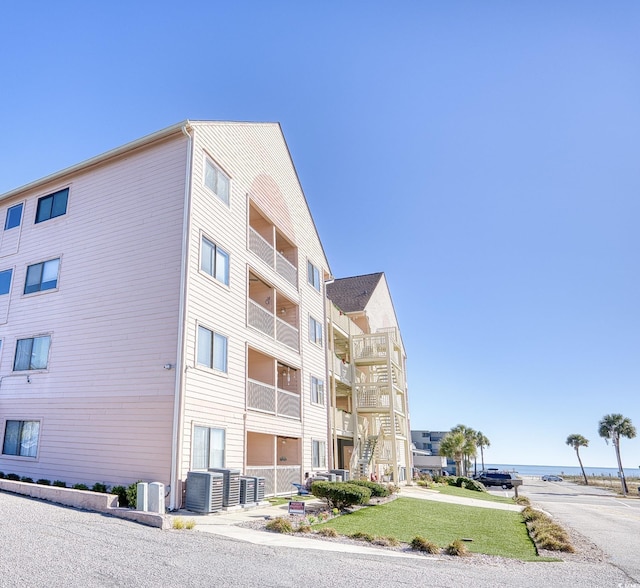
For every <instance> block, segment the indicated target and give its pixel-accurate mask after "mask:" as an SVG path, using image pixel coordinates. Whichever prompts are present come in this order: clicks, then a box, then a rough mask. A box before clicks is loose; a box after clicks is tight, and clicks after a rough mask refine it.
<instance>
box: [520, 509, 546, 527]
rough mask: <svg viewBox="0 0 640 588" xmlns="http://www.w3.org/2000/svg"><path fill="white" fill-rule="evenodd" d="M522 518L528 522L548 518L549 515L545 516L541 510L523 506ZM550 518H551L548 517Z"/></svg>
mask: <svg viewBox="0 0 640 588" xmlns="http://www.w3.org/2000/svg"><path fill="white" fill-rule="evenodd" d="M521 514H522V518H523V519H524V522H525V523H528V522H530V521H538V520H540V519H544V518H546V519H549V517H547V515H545V514H544V513H543V512H542V511H539V510H535V509H534V508H531V507H530V506H527V507H525V508H523V509H522V513H521ZM549 520H551V519H549Z"/></svg>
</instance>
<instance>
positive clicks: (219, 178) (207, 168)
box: [204, 159, 229, 206]
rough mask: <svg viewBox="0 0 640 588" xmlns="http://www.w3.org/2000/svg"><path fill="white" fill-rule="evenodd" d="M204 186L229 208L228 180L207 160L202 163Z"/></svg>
mask: <svg viewBox="0 0 640 588" xmlns="http://www.w3.org/2000/svg"><path fill="white" fill-rule="evenodd" d="M204 185H205V186H206V187H207V188H209V190H211V191H212V192H213V193H214V194H215V195H216V196H217V197H218V198H220V200H222V202H224V203H225V204H226V205H227V206H229V178H228V177H227V176H226V175H225V174H223V173H222V172H221V171H220V170H219V169H218V168H217V167H216V166H215V165H213V163H211V161H209V160H208V159H206V160H205V162H204Z"/></svg>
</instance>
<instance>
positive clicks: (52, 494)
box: [0, 479, 170, 529]
mask: <svg viewBox="0 0 640 588" xmlns="http://www.w3.org/2000/svg"><path fill="white" fill-rule="evenodd" d="M0 491H4V492H11V493H13V494H22V495H23V496H31V497H32V498H39V499H40V500H47V501H49V502H54V503H56V504H63V505H65V506H71V507H73V508H81V509H84V510H94V511H97V512H102V513H105V514H109V515H112V516H114V517H118V518H121V519H128V520H130V521H135V522H137V523H142V524H143V525H149V526H150V527H158V528H160V529H169V528H170V522H169V518H168V517H166V516H164V515H161V514H155V513H151V512H142V511H139V510H132V509H130V508H119V507H118V497H117V496H116V495H115V494H103V493H100V492H91V491H90V490H75V489H73V488H59V487H58V486H42V485H40V484H29V483H27V482H15V481H13V480H3V479H0Z"/></svg>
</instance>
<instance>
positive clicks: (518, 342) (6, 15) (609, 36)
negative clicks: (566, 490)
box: [0, 0, 640, 467]
mask: <svg viewBox="0 0 640 588" xmlns="http://www.w3.org/2000/svg"><path fill="white" fill-rule="evenodd" d="M639 31H640V4H639V3H638V2H635V1H618V2H614V3H609V2H590V1H588V0H580V1H573V2H572V1H565V2H555V1H547V2H545V1H533V0H531V1H528V2H527V1H522V2H512V1H487V2H477V1H469V2H461V1H460V2H459V1H455V0H452V1H447V2H436V1H414V2H408V1H404V0H398V1H396V2H378V1H375V0H369V1H367V2H364V1H362V2H348V3H347V2H336V1H322V2H320V1H309V2H300V1H294V0H291V1H290V2H278V1H275V2H270V1H268V0H266V1H265V0H263V1H253V2H252V1H242V0H238V1H236V2H216V1H211V0H207V1H190V0H186V1H183V2H172V3H167V2H163V1H161V0H159V1H154V2H148V1H140V2H135V1H134V2H121V1H118V0H115V1H112V2H108V3H102V4H100V5H97V4H95V3H87V2H67V1H65V0H61V1H60V2H56V3H44V2H42V3H32V2H22V3H17V2H11V3H9V4H7V5H6V6H4V7H3V14H2V19H1V20H0V84H1V86H0V88H1V91H0V128H1V129H2V132H1V133H0V152H1V154H2V165H1V167H0V169H1V170H2V173H1V174H0V193H2V192H5V191H7V190H10V189H12V188H15V187H18V186H20V185H22V184H25V183H27V182H29V181H31V180H34V179H37V178H39V177H42V176H44V175H46V174H48V173H51V172H53V171H56V170H58V169H60V168H63V167H66V166H68V165H71V164H74V163H77V162H79V161H82V160H84V159H87V158H89V157H91V156H94V155H97V154H99V153H102V152H104V151H106V150H108V149H111V148H113V147H116V146H118V145H121V144H123V143H126V142H128V141H130V140H133V139H136V138H138V137H140V136H142V135H145V134H147V133H150V132H153V131H155V130H158V129H161V128H163V127H165V126H168V125H170V124H172V123H175V122H178V121H181V120H183V119H185V118H192V119H214V120H249V121H279V122H281V124H282V127H283V130H284V132H285V135H286V138H287V140H288V143H289V146H290V148H291V151H292V155H293V158H294V161H295V164H296V166H297V169H298V173H299V175H300V178H301V181H302V184H303V188H304V190H305V193H306V195H307V199H308V201H309V205H310V208H311V211H312V213H313V215H314V217H315V220H316V224H317V227H318V230H319V232H320V236H321V239H322V241H323V243H324V246H325V250H326V252H327V255H328V257H329V261H330V263H331V267H332V270H333V273H334V274H335V275H336V276H338V277H344V276H350V275H357V274H366V273H371V272H377V271H384V272H385V273H386V275H387V278H388V281H389V285H390V287H391V290H392V294H393V297H394V301H395V305H396V311H397V314H398V319H399V322H400V326H401V329H402V332H403V335H404V340H405V344H406V348H407V353H408V358H409V359H408V362H409V363H408V372H409V382H410V402H411V417H412V426H413V428H414V429H431V430H447V429H449V428H451V427H452V426H454V425H456V424H458V423H463V424H466V425H468V426H471V427H473V428H475V429H480V430H482V431H483V432H484V433H485V434H486V435H487V436H488V437H489V439H490V440H491V448H490V449H489V451H488V452H487V456H486V458H487V460H488V461H490V462H494V463H529V464H548V465H574V464H575V463H576V460H575V453H574V452H573V451H572V450H571V449H570V448H569V447H567V446H566V445H565V439H566V436H567V435H568V434H570V433H580V434H582V435H584V436H586V437H587V438H589V439H590V440H591V443H590V447H589V448H588V449H585V450H583V452H582V454H583V458H584V462H585V465H589V466H594V467H597V466H599V467H613V466H615V456H614V451H613V448H612V447H610V446H607V445H606V444H605V442H604V441H603V440H602V439H600V438H599V437H598V434H597V424H598V421H599V419H600V418H601V417H602V416H603V415H604V414H606V413H610V412H621V413H623V414H624V415H625V416H628V417H630V418H631V419H632V420H633V421H634V423H635V424H636V425H637V426H639V427H640V400H639V398H640V272H639V264H638V255H639V253H640V230H639V229H638V223H639V217H640V198H639V193H640V166H639V165H638V161H639V149H638V147H639V142H640V34H639ZM116 212H117V211H116ZM622 456H623V461H624V465H625V466H627V467H638V466H639V465H640V440H638V439H634V440H631V441H626V440H624V441H623V444H622Z"/></svg>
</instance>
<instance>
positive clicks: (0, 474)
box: [0, 472, 4, 480]
mask: <svg viewBox="0 0 640 588" xmlns="http://www.w3.org/2000/svg"><path fill="white" fill-rule="evenodd" d="M1 479H4V472H0V480H1Z"/></svg>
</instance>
